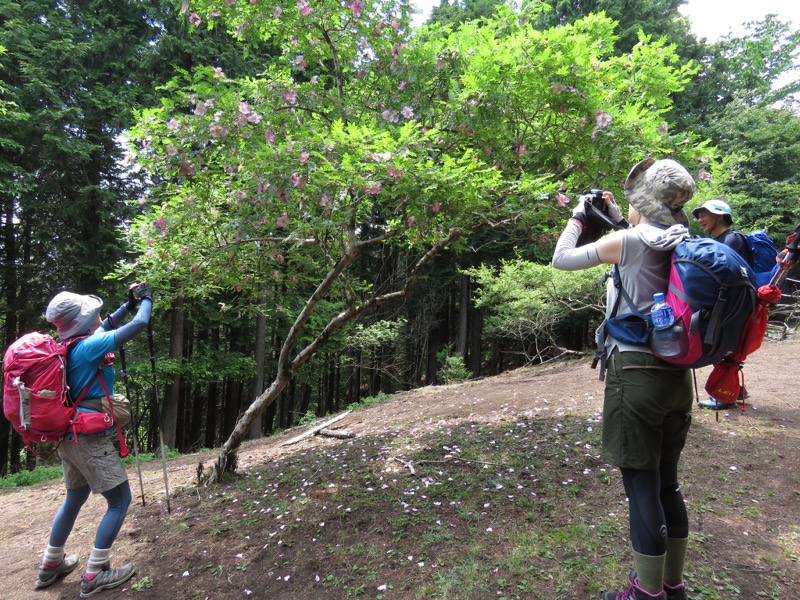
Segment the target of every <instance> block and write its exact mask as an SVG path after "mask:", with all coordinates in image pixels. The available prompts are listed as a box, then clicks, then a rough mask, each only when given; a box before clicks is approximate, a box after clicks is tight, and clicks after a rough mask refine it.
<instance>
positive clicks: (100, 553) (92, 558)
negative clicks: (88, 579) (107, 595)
mask: <svg viewBox="0 0 800 600" xmlns="http://www.w3.org/2000/svg"><path fill="white" fill-rule="evenodd" d="M110 555H111V548H106V549H105V550H101V549H100V548H92V553H91V554H90V555H89V560H87V561H86V573H87V574H89V575H91V574H95V575H96V574H97V573H99V572H100V571H102V570H103V566H104V565H105V564H106V563H107V562H108V559H109V556H110Z"/></svg>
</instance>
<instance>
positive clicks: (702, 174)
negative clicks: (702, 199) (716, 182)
mask: <svg viewBox="0 0 800 600" xmlns="http://www.w3.org/2000/svg"><path fill="white" fill-rule="evenodd" d="M697 178H698V179H702V180H703V181H711V173H709V172H708V171H706V170H705V168H702V169H700V170H699V171H698V172H697Z"/></svg>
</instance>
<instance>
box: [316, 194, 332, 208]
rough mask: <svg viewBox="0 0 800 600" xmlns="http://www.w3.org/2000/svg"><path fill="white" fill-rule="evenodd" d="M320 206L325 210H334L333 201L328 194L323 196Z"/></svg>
mask: <svg viewBox="0 0 800 600" xmlns="http://www.w3.org/2000/svg"><path fill="white" fill-rule="evenodd" d="M319 205H320V206H321V207H322V208H325V209H328V210H330V209H332V208H333V200H331V198H330V196H328V194H322V198H320V200H319Z"/></svg>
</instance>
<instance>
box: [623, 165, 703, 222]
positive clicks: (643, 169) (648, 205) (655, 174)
mask: <svg viewBox="0 0 800 600" xmlns="http://www.w3.org/2000/svg"><path fill="white" fill-rule="evenodd" d="M694 190H695V183H694V179H692V176H691V175H689V172H688V171H687V170H686V169H685V168H684V167H683V166H682V165H681V164H679V163H677V162H675V161H674V160H672V159H669V158H666V159H662V160H654V159H652V158H646V159H644V160H643V161H640V162H639V163H637V164H636V166H634V167H633V169H631V172H630V173H629V174H628V178H627V179H626V180H625V196H626V198H628V202H629V203H630V205H631V206H633V208H635V209H636V210H637V211H638V212H639V213H640V214H642V215H644V216H645V217H647V218H648V219H650V220H651V221H653V222H654V223H658V224H660V225H665V226H667V227H669V226H670V225H675V224H676V223H679V224H681V225H687V224H688V223H689V218H688V217H687V215H686V212H685V211H684V210H683V207H684V205H685V204H686V203H687V202H688V201H689V200H690V199H691V198H692V196H693V195H694Z"/></svg>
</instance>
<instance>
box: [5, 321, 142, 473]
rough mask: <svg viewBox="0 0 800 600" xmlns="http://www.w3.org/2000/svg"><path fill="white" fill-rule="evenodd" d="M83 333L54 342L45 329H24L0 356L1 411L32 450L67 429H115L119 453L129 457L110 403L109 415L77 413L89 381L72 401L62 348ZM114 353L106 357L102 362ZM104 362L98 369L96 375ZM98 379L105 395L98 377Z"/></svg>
mask: <svg viewBox="0 0 800 600" xmlns="http://www.w3.org/2000/svg"><path fill="white" fill-rule="evenodd" d="M85 337H86V336H81V337H76V338H72V339H70V340H69V341H68V342H66V343H58V342H57V341H55V340H54V339H53V338H52V337H50V336H49V335H47V334H45V333H39V332H38V331H34V332H32V333H26V334H25V335H23V336H22V337H21V338H19V339H18V340H17V341H15V342H14V343H13V344H11V345H10V346H9V347H8V349H7V350H6V354H5V356H4V358H3V371H4V374H3V414H5V416H6V419H8V420H9V421H10V422H11V424H12V425H13V426H14V429H16V430H17V431H18V432H19V434H20V435H21V436H22V439H23V440H24V441H25V445H26V446H27V447H28V448H29V449H30V450H31V451H32V452H34V453H35V450H33V446H32V444H42V443H45V442H58V441H60V440H61V439H62V438H63V437H64V436H65V435H67V433H68V431H71V432H72V433H74V434H75V435H77V434H79V433H88V434H92V433H99V432H100V431H104V430H106V429H110V428H112V427H114V428H116V430H117V438H118V439H119V444H120V456H122V457H125V456H127V455H128V448H127V446H126V445H125V437H124V436H123V434H122V428H121V427H120V426H119V424H118V423H117V422H116V417H115V416H114V409H113V405H112V404H111V403H110V402H109V406H110V410H111V413H110V414H106V413H102V412H78V413H77V414H76V412H77V405H78V404H79V403H80V401H81V400H82V399H83V397H84V395H85V394H86V392H87V391H88V390H89V387H90V386H91V384H92V381H94V379H92V381H90V382H89V384H88V385H87V386H86V387H85V388H84V389H83V391H82V392H81V393H80V395H79V396H78V397H77V398H75V399H74V400H73V398H72V397H71V396H70V394H69V387H68V386H67V351H68V350H69V346H70V344H72V343H73V342H77V341H79V340H82V339H84V338H85ZM111 356H113V355H108V356H107V357H106V360H109V358H110V357H111ZM105 364H106V362H105V361H104V362H103V363H102V364H101V365H100V367H99V368H98V371H97V373H96V374H95V377H99V375H100V370H101V369H102V368H103V366H104V365H105ZM100 383H101V385H102V386H103V390H104V391H105V392H106V396H109V393H108V390H107V389H106V386H105V383H103V379H102V378H100Z"/></svg>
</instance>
